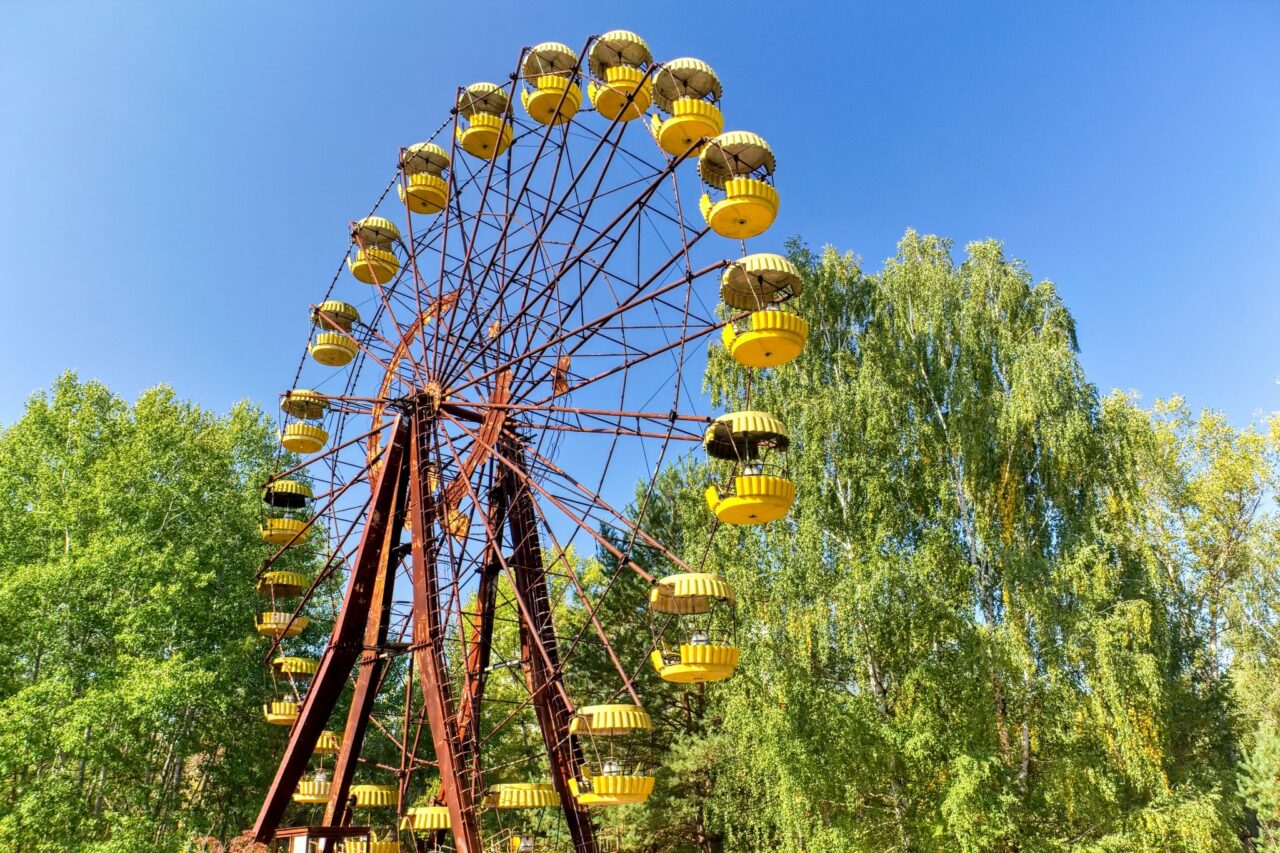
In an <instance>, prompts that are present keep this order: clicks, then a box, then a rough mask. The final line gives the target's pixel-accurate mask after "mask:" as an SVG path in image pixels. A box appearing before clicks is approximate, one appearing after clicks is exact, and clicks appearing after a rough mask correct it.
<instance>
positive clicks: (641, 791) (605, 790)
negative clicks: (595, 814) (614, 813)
mask: <svg viewBox="0 0 1280 853" xmlns="http://www.w3.org/2000/svg"><path fill="white" fill-rule="evenodd" d="M583 779H584V780H585V782H586V783H587V784H585V785H584V784H582V783H580V782H579V781H578V780H577V779H574V778H571V779H570V780H569V789H570V791H571V792H572V793H573V798H574V799H575V800H577V801H578V803H579V804H581V805H584V806H627V805H632V804H635V803H643V802H644V801H645V800H647V799H649V795H650V794H652V793H653V777H652V776H593V775H587V774H584V775H583Z"/></svg>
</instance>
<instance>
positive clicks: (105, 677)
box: [0, 374, 278, 852]
mask: <svg viewBox="0 0 1280 853" xmlns="http://www.w3.org/2000/svg"><path fill="white" fill-rule="evenodd" d="M273 454H274V435H273V432H272V430H271V427H270V425H269V424H268V422H267V420H266V419H265V418H264V417H263V415H262V413H261V412H260V411H259V410H257V409H255V408H253V407H251V406H248V405H243V404H242V405H238V406H236V407H235V408H234V409H233V410H232V412H231V413H230V414H229V415H228V416H226V417H217V416H214V415H213V414H211V413H209V412H207V411H204V410H202V409H200V408H199V407H197V406H194V405H191V404H189V403H184V402H181V401H179V400H177V399H175V397H174V395H173V392H172V391H171V390H169V389H168V388H164V387H159V388H154V389H152V390H150V391H147V392H145V393H144V394H143V395H142V396H141V397H140V398H139V399H138V401H137V402H136V403H135V404H134V405H133V406H129V405H127V404H126V403H125V402H124V401H122V400H121V399H120V398H118V397H116V396H114V395H112V394H111V393H110V392H109V391H108V390H107V389H106V388H105V387H104V386H102V385H101V384H99V383H97V382H81V381H79V380H78V379H77V378H76V376H75V375H74V374H66V375H63V376H62V377H60V378H59V379H58V380H57V382H55V383H54V385H53V388H52V389H51V390H50V391H49V392H47V393H39V394H36V395H35V396H33V397H32V398H31V399H30V400H29V401H28V404H27V408H26V411H25V413H24V414H23V416H22V418H21V419H20V420H18V421H17V422H16V423H14V424H13V425H12V426H10V427H8V428H6V429H5V430H4V431H3V432H2V433H0V780H3V782H2V784H3V787H4V793H3V796H0V847H3V848H4V849H8V850H15V851H24V852H25V851H94V850H100V851H134V850H137V851H144V850H145V851H156V850H176V849H179V848H180V847H181V846H182V844H183V843H184V841H185V839H186V838H187V837H189V836H196V835H201V834H205V833H211V834H213V835H215V836H218V837H221V838H227V837H230V836H231V835H234V834H235V833H236V832H238V831H239V830H240V829H242V828H243V826H244V825H246V824H247V822H248V821H249V820H251V818H252V815H253V812H254V810H255V809H256V805H257V796H258V792H259V791H260V790H261V789H262V785H263V784H264V782H265V777H266V774H267V773H269V772H270V766H271V760H270V759H271V756H273V755H274V754H275V752H276V751H277V747H278V744H277V738H278V734H277V733H275V732H272V731H271V730H270V728H269V727H267V726H266V725H264V724H263V722H262V719H261V715H260V707H261V702H262V699H263V696H264V694H265V692H266V685H265V684H264V680H263V675H262V666H261V655H262V646H261V645H260V644H259V643H258V642H256V641H255V639H256V638H255V636H254V634H253V631H252V621H251V620H252V615H253V613H254V610H255V609H256V608H257V607H259V605H260V602H259V601H257V600H256V596H255V593H254V574H255V571H256V569H257V568H258V566H259V564H260V563H261V560H262V556H263V546H262V543H261V541H260V540H259V538H258V536H257V526H258V523H259V514H260V507H261V496H260V492H259V488H260V484H261V483H262V482H263V481H264V479H265V476H266V473H267V471H268V470H269V466H270V464H271V460H272V457H273Z"/></svg>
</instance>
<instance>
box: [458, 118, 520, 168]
mask: <svg viewBox="0 0 1280 853" xmlns="http://www.w3.org/2000/svg"><path fill="white" fill-rule="evenodd" d="M467 122H468V126H467V127H466V128H463V127H462V125H458V128H457V134H458V144H459V145H461V146H462V149H463V150H464V151H466V152H467V153H468V154H470V155H471V156H473V157H479V158H480V159H481V160H492V159H493V158H494V157H498V156H500V155H501V154H502V152H504V151H506V150H507V146H509V145H510V144H511V125H510V124H509V123H508V122H507V121H506V120H505V119H503V118H502V117H501V116H496V115H491V114H489V113H476V114H475V115H473V116H472V117H471V118H470V119H468V120H467Z"/></svg>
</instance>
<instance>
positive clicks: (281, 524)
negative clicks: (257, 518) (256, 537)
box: [262, 518, 307, 545]
mask: <svg viewBox="0 0 1280 853" xmlns="http://www.w3.org/2000/svg"><path fill="white" fill-rule="evenodd" d="M306 524H307V522H306V521H305V520H304V519H301V518H268V519H266V521H264V522H263V524H262V539H263V541H264V542H269V543H270V544H272V545H298V544H300V543H301V542H302V540H303V537H304V536H305V534H304V533H303V528H304V527H306Z"/></svg>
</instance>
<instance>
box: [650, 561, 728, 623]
mask: <svg viewBox="0 0 1280 853" xmlns="http://www.w3.org/2000/svg"><path fill="white" fill-rule="evenodd" d="M717 600H718V601H727V602H729V603H730V604H732V603H733V588H732V587H730V586H729V582H728V581H726V580H725V579H724V578H722V577H720V575H715V574H711V573H710V572H685V573H682V574H678V575H668V576H667V577H665V578H659V579H658V582H657V583H656V584H654V585H653V587H652V588H650V590H649V607H650V608H651V609H652V610H653V611H654V612H655V613H667V614H671V615H675V616H693V615H696V614H699V613H709V612H710V611H711V604H712V602H713V601H717Z"/></svg>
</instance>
